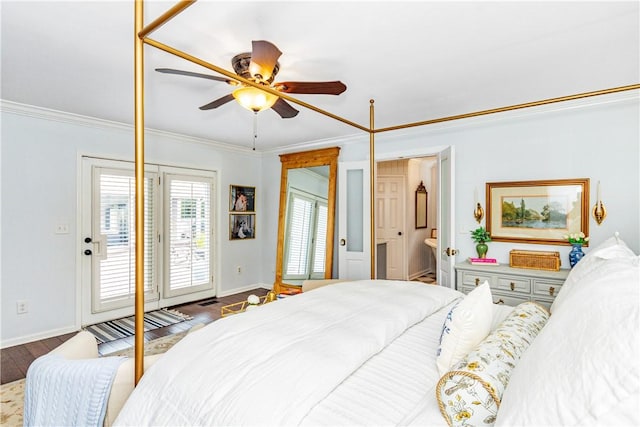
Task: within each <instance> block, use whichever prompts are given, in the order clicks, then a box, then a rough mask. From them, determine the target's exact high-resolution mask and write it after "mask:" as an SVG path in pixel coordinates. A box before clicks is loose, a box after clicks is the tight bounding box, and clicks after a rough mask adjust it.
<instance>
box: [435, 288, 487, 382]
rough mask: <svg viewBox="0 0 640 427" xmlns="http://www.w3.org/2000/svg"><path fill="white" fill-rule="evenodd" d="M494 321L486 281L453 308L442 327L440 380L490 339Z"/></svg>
mask: <svg viewBox="0 0 640 427" xmlns="http://www.w3.org/2000/svg"><path fill="white" fill-rule="evenodd" d="M492 318H493V301H492V299H491V288H490V287H489V283H488V282H487V281H486V280H485V282H484V283H482V284H481V285H480V286H478V287H477V288H475V289H474V290H473V291H471V292H469V294H468V295H467V296H465V297H464V299H463V300H462V301H460V302H458V303H457V304H456V305H455V306H453V308H451V310H450V311H449V314H448V315H447V318H446V319H445V321H444V324H443V325H442V334H441V335H440V346H439V347H438V352H437V357H436V364H437V366H438V371H439V372H440V375H441V376H442V375H444V374H445V373H446V372H447V371H449V369H450V368H451V367H452V366H453V365H454V364H455V363H457V362H458V361H460V360H462V358H464V357H465V356H466V355H467V354H468V353H469V352H470V351H471V350H473V349H474V348H475V347H476V346H477V345H478V344H480V342H481V341H482V340H484V339H485V338H486V337H487V335H489V331H490V330H491V320H492Z"/></svg>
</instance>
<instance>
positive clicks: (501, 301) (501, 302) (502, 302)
mask: <svg viewBox="0 0 640 427" xmlns="http://www.w3.org/2000/svg"><path fill="white" fill-rule="evenodd" d="M494 304H504V301H503V300H502V298H500V299H499V300H498V301H496V302H494Z"/></svg>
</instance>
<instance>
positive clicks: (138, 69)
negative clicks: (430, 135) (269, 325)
mask: <svg viewBox="0 0 640 427" xmlns="http://www.w3.org/2000/svg"><path fill="white" fill-rule="evenodd" d="M195 2H196V0H181V1H179V2H178V3H177V4H175V5H174V6H173V7H171V8H170V9H168V10H167V11H166V12H165V13H164V14H162V15H161V16H159V17H158V18H157V19H155V20H154V21H153V22H151V23H150V24H148V25H146V26H145V25H144V22H143V9H144V3H145V2H144V0H135V11H134V15H135V16H134V27H135V28H134V102H135V111H134V116H135V117H134V134H135V178H136V187H135V200H136V206H135V215H136V219H135V225H136V231H135V233H136V234H135V238H136V249H135V254H136V269H135V281H136V287H135V341H134V354H135V373H134V377H135V378H134V380H135V383H136V384H137V383H138V381H139V380H140V378H141V377H142V373H143V371H144V366H143V356H144V332H143V315H144V288H143V287H144V269H143V265H144V221H143V217H144V215H143V214H144V198H143V194H144V179H143V177H144V148H145V146H144V49H143V48H144V45H145V44H147V45H149V46H153V47H155V48H157V49H160V50H163V51H165V52H167V53H169V54H172V55H175V56H177V57H180V58H182V59H185V60H187V61H190V62H192V63H194V64H197V65H200V66H202V67H205V68H207V69H209V70H211V71H214V72H216V73H218V74H221V75H223V76H226V77H228V78H230V79H233V80H235V81H237V82H240V83H242V84H244V85H247V86H252V87H255V88H257V89H259V90H262V91H264V92H268V93H270V94H272V95H276V96H278V97H280V98H282V99H284V100H286V101H289V102H292V103H294V104H297V105H300V106H302V107H304V108H307V109H310V110H312V111H315V112H316V113H319V114H323V115H325V116H327V117H330V118H332V119H334V120H337V121H340V122H342V123H344V124H346V125H349V126H351V127H354V128H356V129H359V130H361V131H363V132H366V133H368V134H369V164H370V170H371V171H373V170H374V166H375V165H374V160H375V155H374V154H375V153H374V149H375V134H377V133H380V132H389V131H394V130H399V129H406V128H411V127H418V126H425V125H430V124H435V123H442V122H447V121H453V120H460V119H466V118H471V117H477V116H483V115H488V114H494V113H501V112H506V111H511V110H518V109H522V108H529V107H536V106H540V105H545V104H552V103H557V102H564V101H570V100H575V99H580V98H587V97H592V96H598V95H605V94H611V93H616V92H623V91H628V90H636V89H640V84H632V85H627V86H621V87H615V88H609V89H603V90H597V91H592V92H585V93H579V94H575V95H568V96H561V97H557V98H550V99H544V100H540V101H533V102H527V103H523V104H517V105H510V106H506V107H500V108H493V109H488V110H482V111H476V112H471V113H465V114H459V115H454V116H449V117H442V118H436V119H430V120H424V121H419V122H413V123H405V124H400V125H397V126H390V127H385V128H376V127H375V124H374V117H375V114H374V100H373V99H372V100H370V101H369V125H368V127H367V126H364V125H360V124H358V123H355V122H352V121H350V120H347V119H345V118H343V117H340V116H338V115H336V114H332V113H330V112H328V111H325V110H322V109H320V108H318V107H316V106H314V105H311V104H308V103H306V102H304V101H301V100H298V99H296V98H293V97H291V96H290V95H287V94H285V93H282V92H278V91H276V90H274V89H272V88H270V87H268V86H264V85H259V84H257V83H255V82H253V81H250V80H247V79H245V78H243V77H241V76H239V75H237V74H235V73H233V72H230V71H227V70H225V69H224V68H221V67H219V66H216V65H214V64H212V63H209V62H206V61H203V60H201V59H199V58H196V57H194V56H191V55H189V54H188V53H185V52H182V51H180V50H178V49H175V48H172V47H170V46H168V45H166V44H163V43H161V42H159V41H157V40H154V39H151V38H150V37H149V36H150V35H151V34H152V33H153V32H154V31H155V30H156V29H158V28H159V27H161V26H162V25H164V24H166V23H167V22H168V21H170V20H171V19H172V18H174V17H175V16H177V15H178V14H180V13H181V12H182V11H183V10H185V9H186V8H188V7H189V6H191V5H192V4H194V3H195ZM369 179H370V195H369V197H370V198H371V201H372V203H371V204H370V206H371V208H370V217H371V218H370V219H371V221H370V223H371V236H374V224H375V223H374V203H373V199H374V188H375V187H374V174H373V173H370V176H369ZM278 240H279V243H281V242H280V234H279V237H278ZM370 240H371V241H370V246H371V249H370V253H371V278H372V279H373V278H375V242H374V239H373V238H372V239H370ZM281 264H282V262H281V259H280V260H279V264H278V265H279V266H280V267H281Z"/></svg>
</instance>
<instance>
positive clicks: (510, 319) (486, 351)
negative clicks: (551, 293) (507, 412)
mask: <svg viewBox="0 0 640 427" xmlns="http://www.w3.org/2000/svg"><path fill="white" fill-rule="evenodd" d="M548 319H549V312H548V311H547V309H546V308H544V307H542V306H541V305H538V304H536V303H534V302H525V303H522V304H520V305H518V306H517V307H516V308H515V309H514V310H513V312H512V313H511V314H510V315H509V316H507V318H506V319H505V320H504V321H503V322H502V323H501V324H500V325H499V326H498V327H497V328H496V330H495V331H494V332H493V333H491V334H490V335H489V336H488V337H487V338H486V339H485V340H484V341H482V342H481V343H480V344H479V345H478V346H477V347H476V348H475V349H474V350H472V351H471V352H470V353H469V354H468V355H467V356H466V357H465V358H464V359H462V360H461V361H460V362H459V363H457V364H456V365H455V366H454V367H453V368H452V370H451V371H449V372H447V373H446V374H444V375H443V376H442V378H440V381H439V382H438V385H437V386H436V397H437V399H438V406H439V407H440V412H441V413H442V415H443V416H444V418H445V419H446V421H447V423H448V424H449V425H450V426H461V425H465V426H468V425H474V426H491V425H493V423H494V422H495V419H496V414H497V413H498V408H499V406H500V400H501V398H502V394H503V392H504V389H505V388H506V387H507V383H508V382H509V377H510V375H511V371H512V370H513V368H515V366H516V364H517V363H518V360H519V359H520V356H521V355H522V353H524V351H525V350H526V349H527V347H529V345H530V344H531V342H532V341H533V339H534V338H535V337H536V335H538V333H539V332H540V330H541V329H542V327H543V326H544V325H545V323H546V322H547V320H548Z"/></svg>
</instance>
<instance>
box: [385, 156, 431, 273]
mask: <svg viewBox="0 0 640 427" xmlns="http://www.w3.org/2000/svg"><path fill="white" fill-rule="evenodd" d="M438 179H439V170H438V157H437V156H435V155H430V156H424V157H413V158H399V159H390V160H381V161H378V162H377V163H376V191H375V206H376V216H375V218H376V227H375V238H376V248H377V253H378V256H377V260H376V261H377V272H378V278H387V279H393V280H419V281H421V282H424V283H433V284H435V283H437V270H438V269H437V257H436V254H437V251H436V249H437V224H438V217H437V215H438V200H439V197H438V188H439V183H438ZM425 192H426V197H425V194H424V193H425Z"/></svg>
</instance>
